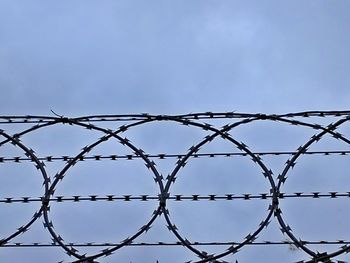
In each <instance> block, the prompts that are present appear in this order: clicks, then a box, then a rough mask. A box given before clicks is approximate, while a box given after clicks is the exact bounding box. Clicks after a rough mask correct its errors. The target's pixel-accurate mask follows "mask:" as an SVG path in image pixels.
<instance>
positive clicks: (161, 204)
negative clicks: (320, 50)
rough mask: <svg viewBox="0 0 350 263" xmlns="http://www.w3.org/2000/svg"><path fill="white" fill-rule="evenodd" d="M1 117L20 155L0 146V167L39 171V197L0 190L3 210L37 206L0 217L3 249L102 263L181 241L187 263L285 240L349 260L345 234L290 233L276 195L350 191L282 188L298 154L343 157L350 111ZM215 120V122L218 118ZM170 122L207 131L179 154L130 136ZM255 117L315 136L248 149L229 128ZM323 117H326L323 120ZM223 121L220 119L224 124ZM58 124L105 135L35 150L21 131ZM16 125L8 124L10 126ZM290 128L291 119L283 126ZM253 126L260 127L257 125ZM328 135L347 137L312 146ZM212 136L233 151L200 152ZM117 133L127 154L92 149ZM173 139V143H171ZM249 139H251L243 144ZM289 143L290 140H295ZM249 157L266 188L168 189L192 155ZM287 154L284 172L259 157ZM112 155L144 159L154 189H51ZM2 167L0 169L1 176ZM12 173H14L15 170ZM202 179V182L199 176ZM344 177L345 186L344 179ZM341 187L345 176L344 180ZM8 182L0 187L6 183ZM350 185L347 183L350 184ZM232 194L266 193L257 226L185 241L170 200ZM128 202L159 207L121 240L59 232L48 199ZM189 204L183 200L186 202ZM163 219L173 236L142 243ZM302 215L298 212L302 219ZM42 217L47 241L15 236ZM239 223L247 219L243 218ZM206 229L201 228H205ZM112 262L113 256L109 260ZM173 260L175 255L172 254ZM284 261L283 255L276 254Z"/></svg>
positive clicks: (310, 253) (320, 256)
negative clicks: (22, 217)
mask: <svg viewBox="0 0 350 263" xmlns="http://www.w3.org/2000/svg"><path fill="white" fill-rule="evenodd" d="M54 115H55V116H29V115H28V116H0V125H1V126H0V128H1V129H0V135H1V139H0V151H1V148H4V147H5V149H7V148H6V147H9V146H10V145H11V147H15V148H17V149H19V150H20V151H21V154H20V155H17V156H14V155H10V153H7V152H3V151H2V152H0V153H1V155H0V168H1V166H3V165H6V164H13V163H16V164H18V165H21V164H23V163H26V164H27V163H30V164H33V165H34V166H35V168H36V170H37V171H38V173H39V174H40V175H41V181H42V184H43V188H44V192H43V194H42V195H41V196H39V197H38V196H22V194H21V193H18V195H17V196H15V197H14V196H2V195H1V196H0V211H1V205H15V204H22V203H25V204H27V203H37V204H39V205H40V208H39V209H38V210H37V211H35V213H34V214H33V215H32V217H30V218H29V219H28V220H27V221H26V222H25V223H23V224H22V225H21V226H19V227H17V228H16V229H7V228H6V225H3V224H2V226H1V227H2V229H5V230H6V231H3V232H6V233H9V234H3V233H2V232H1V233H0V234H1V235H3V236H0V253H1V249H5V248H15V249H22V248H31V249H35V248H43V247H52V248H58V249H62V250H63V251H64V252H65V253H66V254H67V255H68V256H69V258H70V259H69V261H70V262H100V261H101V262H102V261H103V260H105V259H107V260H108V259H109V258H112V257H113V255H116V254H118V253H119V252H120V251H122V250H123V248H126V247H183V248H184V249H186V250H188V251H190V252H191V254H193V258H191V259H190V261H189V262H198V263H199V262H236V260H237V259H236V258H233V259H231V258H232V257H235V256H237V255H239V254H240V253H241V251H242V250H244V249H245V248H246V247H251V246H264V247H269V246H275V245H285V246H289V247H291V248H293V249H294V248H295V249H297V250H299V251H303V255H304V258H303V259H301V260H300V261H299V262H300V263H302V262H305V263H312V262H338V263H341V262H347V261H344V260H343V258H339V257H342V256H343V257H344V256H345V257H346V255H347V253H348V252H350V240H345V239H341V238H339V239H337V240H304V239H302V238H300V237H299V236H298V235H297V234H295V233H294V231H293V228H292V226H290V225H289V224H288V223H287V221H286V219H285V217H284V214H283V213H282V207H281V200H285V199H296V200H305V199H315V200H316V199H317V200H321V199H327V200H338V199H341V198H343V199H347V200H348V198H350V188H349V191H348V192H346V191H345V192H341V191H334V190H333V189H330V190H329V191H324V192H319V191H310V192H291V193H289V192H284V191H283V188H284V186H285V185H286V184H288V179H287V178H289V175H290V173H291V170H292V169H293V168H294V167H295V166H296V163H297V161H298V160H299V158H300V157H301V156H326V157H327V156H328V157H336V158H339V156H347V155H349V154H350V148H349V144H350V140H349V138H348V137H347V136H346V135H344V134H342V133H341V132H340V129H341V127H344V126H345V125H346V124H347V123H348V121H349V120H350V111H308V112H297V113H288V114H260V113H259V114H249V113H237V112H205V113H191V114H184V115H152V114H125V115H95V116H93V115H92V116H83V117H74V118H72V117H66V116H59V115H57V114H54ZM216 121H220V127H219V126H217V122H216ZM169 122H170V123H175V124H178V125H181V126H186V127H190V128H193V129H199V130H201V131H202V132H204V133H206V135H205V137H204V138H202V139H201V140H199V141H196V142H194V144H193V145H192V146H191V147H189V149H188V151H187V152H185V153H183V152H181V153H170V152H162V153H149V152H147V151H146V150H145V149H143V148H139V147H138V145H136V144H134V142H133V141H132V140H131V139H130V138H129V137H125V136H127V133H128V131H130V130H133V129H135V128H137V127H143V126H146V125H148V124H150V123H160V124H161V125H162V124H163V123H169ZM257 122H271V123H281V124H286V125H292V126H295V127H300V128H305V129H309V130H311V131H312V134H313V135H312V136H311V137H309V138H303V140H304V141H303V144H302V145H298V146H297V147H295V150H287V151H271V150H266V151H253V150H251V149H253V148H254V145H249V144H248V143H246V142H241V141H239V140H238V139H236V138H235V136H234V135H232V132H234V131H235V130H237V129H239V128H240V127H242V126H245V125H248V124H254V123H257ZM324 123H326V124H324ZM221 124H223V125H221ZM57 126H75V127H79V128H83V129H87V130H89V131H92V132H95V133H99V134H102V136H101V137H100V138H99V139H97V140H96V141H94V142H92V143H90V144H88V145H85V146H84V147H83V148H82V149H81V150H80V152H79V153H78V154H76V155H63V156H58V155H57V156H56V155H42V154H41V153H40V152H38V151H37V150H36V149H35V145H31V144H30V143H27V142H25V141H26V140H25V137H26V136H27V135H29V134H33V133H45V129H46V128H50V127H57ZM14 127H16V129H17V130H16V131H12V130H15V128H14ZM288 127H289V126H288ZM256 132H257V133H259V132H260V131H259V130H257V131H256ZM326 136H328V137H329V136H331V137H333V138H334V139H336V140H337V141H339V142H341V143H342V144H344V148H343V149H330V150H329V149H327V150H310V148H311V147H312V146H313V145H314V144H316V143H318V142H320V141H322V140H323V138H324V137H326ZM217 138H220V139H223V140H224V141H225V142H227V143H228V144H229V145H230V147H232V149H233V150H232V151H226V150H225V151H220V152H212V151H210V152H202V151H201V149H202V148H205V146H206V145H208V144H210V143H211V142H213V141H214V140H216V139H217ZM110 140H114V141H115V140H116V141H117V142H118V143H119V144H120V145H122V146H123V147H126V148H127V149H128V150H129V151H130V154H129V153H128V154H120V153H118V152H116V153H113V154H90V153H91V152H92V151H93V150H94V149H95V148H96V147H98V146H99V145H101V144H103V143H105V142H107V141H110ZM175 143H176V142H175ZM248 145H249V146H248ZM293 147H294V145H293ZM239 156H241V157H248V158H249V159H251V164H252V165H254V166H256V167H258V169H259V170H260V171H261V174H262V178H264V180H265V181H266V182H267V183H268V185H269V190H268V191H267V192H265V193H210V194H198V193H191V194H181V193H180V194H173V193H172V187H173V185H175V184H176V182H177V179H178V178H180V177H181V176H180V175H179V172H180V170H182V169H184V168H185V167H186V166H187V165H188V163H190V162H191V160H192V159H198V158H200V159H206V158H236V157H239ZM277 156H285V157H286V158H287V160H286V162H285V164H284V166H283V167H282V169H281V172H280V173H278V174H275V173H274V172H273V169H272V168H271V167H269V166H268V164H267V163H266V162H265V161H264V160H263V159H264V157H271V158H274V157H277ZM169 159H171V160H175V166H174V167H173V168H172V170H171V171H170V172H169V174H168V175H167V176H163V173H162V172H161V171H160V170H159V168H158V164H157V162H160V161H162V160H169ZM117 160H128V161H132V160H141V161H142V162H143V163H144V165H145V166H146V168H147V169H148V170H149V171H150V172H151V174H152V177H153V180H154V182H155V183H156V185H157V191H158V194H147V193H146V194H140V195H135V194H123V195H116V194H95V193H92V194H89V195H81V194H80V193H79V192H78V190H79V189H77V193H76V194H74V195H69V196H63V195H56V190H57V187H58V186H59V185H60V183H61V182H62V181H64V179H65V177H66V176H67V174H68V172H69V171H70V169H71V168H72V167H74V166H75V165H76V164H78V163H81V162H85V161H91V162H92V161H96V162H99V163H100V162H107V161H117ZM55 162H61V163H63V165H64V166H63V168H62V169H60V170H59V171H58V172H57V173H54V174H52V173H51V171H49V169H47V166H48V165H50V164H52V163H55ZM1 176H4V174H2V175H1V174H0V177H1ZM12 176H16V175H12ZM199 184H200V182H199ZM344 184H345V186H344ZM342 186H344V187H346V182H343V183H342ZM6 187H7V186H6V185H3V186H1V188H0V189H3V188H6ZM348 187H349V186H348ZM237 200H242V201H254V200H265V201H267V202H268V203H269V205H268V209H267V213H266V215H265V218H264V219H263V220H262V221H261V222H260V223H259V224H258V226H257V227H256V228H255V229H254V230H253V231H251V232H249V233H248V234H247V235H246V236H245V237H244V238H243V240H242V241H236V238H235V236H234V235H232V236H231V240H230V241H205V242H204V241H203V242H202V241H190V240H192V239H190V238H186V237H185V236H184V235H183V234H182V232H181V230H180V229H179V227H178V226H177V225H176V224H174V222H173V219H172V217H171V209H170V208H169V203H170V202H180V201H182V202H186V201H189V202H191V203H193V202H214V201H228V202H234V201H237ZM103 201H105V202H115V201H120V202H126V203H130V204H132V203H133V202H136V201H137V202H139V201H141V202H144V203H146V202H147V201H155V202H157V207H156V208H155V209H154V210H153V212H152V215H151V217H150V218H149V219H148V220H147V222H145V223H144V224H143V225H142V226H140V228H139V229H138V230H137V231H136V232H134V233H132V234H131V235H130V236H128V237H127V238H125V239H124V240H123V241H121V242H116V243H115V242H95V241H93V240H92V241H86V242H73V243H72V242H68V241H66V240H65V239H64V237H63V235H61V234H60V233H59V232H58V231H57V229H56V228H55V227H54V223H53V221H54V220H53V219H52V216H51V206H52V204H54V203H64V202H74V203H77V202H93V203H100V202H103ZM184 205H186V203H184ZM159 218H163V220H164V222H165V224H166V228H167V229H168V230H169V233H171V234H172V236H173V237H175V238H176V241H173V242H168V241H163V240H157V241H156V242H142V241H139V239H140V237H141V236H143V235H146V234H147V233H148V231H149V230H150V229H151V227H152V226H153V225H154V224H155V222H156V221H157V220H158V219H159ZM301 220H302V219H301ZM37 221H42V222H43V228H44V229H45V230H46V231H47V235H49V236H50V238H51V239H52V242H48V243H45V242H42V241H41V240H37V241H36V242H32V243H25V242H17V241H16V239H17V238H18V237H19V236H22V235H26V233H28V232H30V228H31V226H32V225H33V224H34V223H35V222H37ZM272 221H273V222H275V223H277V224H278V226H279V228H280V233H281V236H280V237H278V238H279V240H277V239H276V240H263V241H261V240H258V237H259V236H260V235H261V234H262V233H263V232H264V231H265V230H266V229H268V228H269V227H270V223H271V222H272ZM240 223H241V224H244V222H240ZM203 231H206V230H205V229H204V230H203ZM312 245H332V246H338V249H336V250H331V249H326V250H324V251H318V250H316V249H314V247H312ZM210 246H219V247H224V248H225V249H224V250H223V251H222V250H221V251H219V252H217V253H210V252H208V251H203V250H202V249H201V247H205V248H207V247H210ZM84 247H88V248H92V247H94V248H102V249H101V250H96V251H95V252H93V253H91V254H86V253H85V252H84V251H82V252H81V251H80V249H81V248H84ZM112 262H113V261H112ZM175 262H177V261H175ZM280 262H282V261H280Z"/></svg>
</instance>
